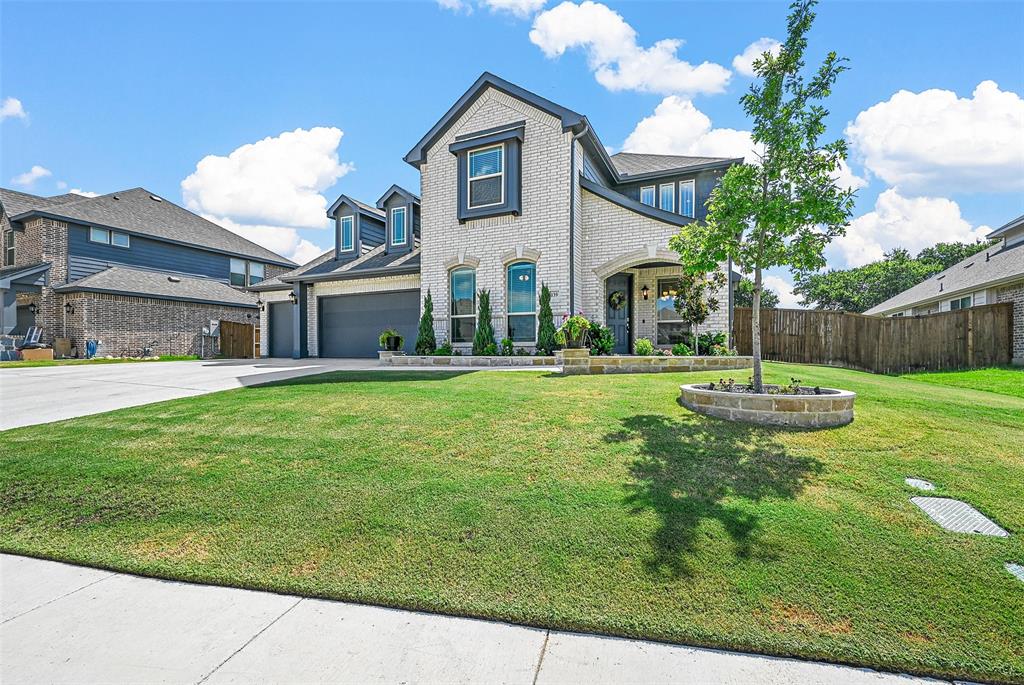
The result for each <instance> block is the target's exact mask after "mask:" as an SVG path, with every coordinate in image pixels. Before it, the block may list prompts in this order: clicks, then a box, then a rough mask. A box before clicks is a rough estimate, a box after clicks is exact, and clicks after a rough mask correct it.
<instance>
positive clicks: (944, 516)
mask: <svg viewBox="0 0 1024 685" xmlns="http://www.w3.org/2000/svg"><path fill="white" fill-rule="evenodd" d="M910 501H911V502H913V503H914V504H916V505H917V506H919V507H920V508H921V510H922V511H923V512H924V513H926V514H928V516H930V517H931V519H932V520H933V521H935V522H936V523H937V524H939V525H940V526H942V527H943V528H945V529H946V530H951V531H953V532H955V533H978V534H980V535H995V536H997V537H1001V538H1005V537H1008V536H1009V535H1010V534H1009V533H1007V532H1006V531H1005V530H1003V529H1002V528H1000V527H999V526H997V525H996V524H995V523H993V522H992V521H991V520H990V519H988V518H987V517H986V516H985V515H984V514H982V513H981V512H980V511H978V510H977V509H975V508H974V507H972V506H971V505H970V504H967V503H966V502H961V501H960V500H956V499H949V498H947V497H911V498H910Z"/></svg>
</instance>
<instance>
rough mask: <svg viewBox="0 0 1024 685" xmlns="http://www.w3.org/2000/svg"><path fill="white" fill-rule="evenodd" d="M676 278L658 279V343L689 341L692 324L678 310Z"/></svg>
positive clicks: (673, 343) (672, 343)
mask: <svg viewBox="0 0 1024 685" xmlns="http://www.w3.org/2000/svg"><path fill="white" fill-rule="evenodd" d="M677 286H678V282H677V281H676V280H675V279H674V278H667V279H660V280H659V281H658V344H659V345H675V344H676V343H677V342H687V338H688V337H689V333H690V326H689V324H687V323H686V322H685V321H683V320H682V317H681V316H680V315H679V312H677V311H676V288H677Z"/></svg>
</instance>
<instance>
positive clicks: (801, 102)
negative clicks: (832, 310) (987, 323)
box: [669, 0, 854, 392]
mask: <svg viewBox="0 0 1024 685" xmlns="http://www.w3.org/2000/svg"><path fill="white" fill-rule="evenodd" d="M815 4H816V3H815V1H814V0H797V1H796V2H793V3H792V4H791V5H790V14H789V19H788V22H787V36H786V42H785V43H784V44H783V45H782V48H781V49H780V51H779V54H778V55H777V56H775V55H772V54H771V53H768V52H766V53H764V54H763V55H761V56H760V57H759V58H757V60H755V61H754V72H755V74H756V76H757V77H758V81H756V82H755V83H754V84H752V85H751V86H750V91H749V92H748V93H747V94H746V95H744V96H743V97H742V98H741V100H740V102H741V104H742V105H743V110H744V111H745V112H746V114H747V116H749V117H750V118H751V119H752V120H753V131H752V136H751V137H752V139H753V141H754V143H755V144H756V145H758V146H759V148H760V152H759V153H757V156H758V160H757V163H756V164H738V165H734V166H732V167H730V168H729V170H728V171H726V173H725V174H724V175H723V176H722V180H721V183H720V184H719V185H718V186H717V187H716V188H715V189H714V190H713V191H712V193H711V197H710V199H709V200H708V215H707V221H706V222H694V223H692V224H688V225H687V226H685V227H683V230H682V231H681V232H680V233H679V234H678V235H676V236H673V237H672V239H671V240H670V242H669V245H670V246H671V247H672V248H673V249H674V250H675V251H677V252H678V253H679V256H680V258H681V261H682V263H683V264H685V265H686V268H687V270H689V271H692V272H696V273H700V272H708V271H711V270H712V269H714V268H716V267H717V265H718V264H719V263H721V262H723V261H725V260H726V259H731V260H732V261H733V262H734V263H735V264H736V266H737V267H738V268H739V269H740V271H742V272H744V273H752V274H753V282H754V286H753V297H752V303H751V304H752V307H751V309H752V316H751V327H752V331H751V333H752V336H751V337H752V339H753V350H752V352H753V357H754V374H753V386H754V391H755V392H763V390H764V384H763V381H762V373H761V315H760V312H761V290H762V288H763V273H764V270H765V269H769V268H772V267H775V266H788V267H789V268H790V269H791V270H792V271H793V272H794V273H796V274H800V273H806V272H810V271H816V270H818V269H821V268H822V267H823V266H825V258H824V256H823V253H824V249H825V246H826V245H828V244H829V243H830V242H831V241H832V240H833V239H834V238H836V237H838V236H842V235H844V234H845V233H846V224H847V222H848V221H849V218H850V214H851V212H852V211H853V201H854V200H853V191H852V190H850V189H849V188H841V187H840V186H839V185H838V184H837V183H836V180H835V179H836V175H837V174H838V172H839V169H840V164H841V163H842V162H843V160H845V159H846V141H844V140H843V139H841V138H840V139H837V140H834V141H832V142H829V143H822V142H821V141H820V140H819V139H820V138H821V136H822V135H823V134H824V133H825V119H826V117H827V116H828V110H827V109H825V107H824V106H823V105H822V104H821V103H822V102H823V101H824V100H825V99H826V98H827V97H828V96H829V95H831V93H832V86H833V85H834V84H835V82H836V79H837V78H838V76H839V74H841V73H842V72H843V71H845V70H846V67H845V66H844V65H843V63H844V62H845V61H846V60H845V59H843V58H840V57H837V56H836V53H835V52H829V53H828V55H826V56H825V59H824V60H823V61H822V63H821V66H819V67H818V69H817V71H816V72H814V73H813V74H809V75H805V74H804V73H803V72H804V66H805V64H804V52H805V51H806V49H807V33H808V31H809V30H810V28H811V25H812V24H813V23H814V11H813V9H814V5H815Z"/></svg>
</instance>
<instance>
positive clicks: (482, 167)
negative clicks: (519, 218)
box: [403, 145, 505, 242]
mask: <svg viewBox="0 0 1024 685" xmlns="http://www.w3.org/2000/svg"><path fill="white" fill-rule="evenodd" d="M468 179H469V188H468V191H469V192H468V196H469V208H470V209H476V208H479V207H490V206H492V205H500V204H501V203H502V202H504V201H505V146H504V145H495V146H493V147H487V148H483V149H481V150H471V151H470V153H469V175H468ZM403 242H404V241H403Z"/></svg>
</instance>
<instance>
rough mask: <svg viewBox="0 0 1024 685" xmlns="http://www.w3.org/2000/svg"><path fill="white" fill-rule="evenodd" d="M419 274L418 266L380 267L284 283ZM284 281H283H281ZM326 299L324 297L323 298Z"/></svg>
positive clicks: (298, 277) (307, 277)
mask: <svg viewBox="0 0 1024 685" xmlns="http://www.w3.org/2000/svg"><path fill="white" fill-rule="evenodd" d="M419 272H420V267H419V264H415V265H413V266H405V265H404V264H400V265H398V266H396V267H386V266H385V267H381V268H379V269H363V270H359V269H353V270H349V271H337V272H331V273H326V274H316V275H315V276H302V275H299V276H296V277H295V281H290V280H289V281H285V282H286V283H295V282H299V281H301V282H302V283H318V282H320V281H358V280H360V279H363V278H377V277H378V276H404V275H406V274H418V273H419ZM281 280H285V279H283V278H282V279H281ZM325 297H326V296H325Z"/></svg>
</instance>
